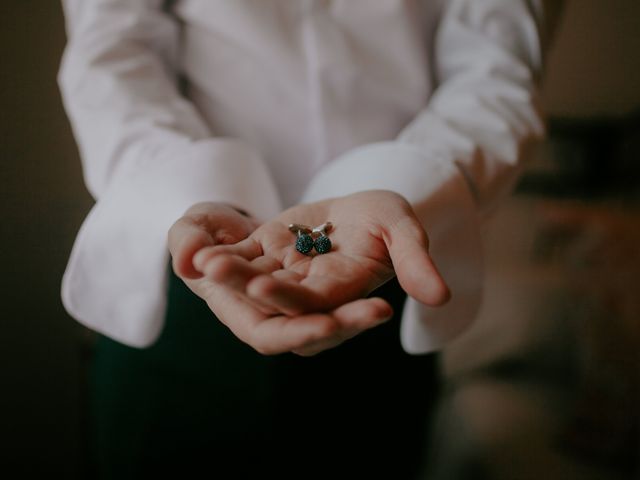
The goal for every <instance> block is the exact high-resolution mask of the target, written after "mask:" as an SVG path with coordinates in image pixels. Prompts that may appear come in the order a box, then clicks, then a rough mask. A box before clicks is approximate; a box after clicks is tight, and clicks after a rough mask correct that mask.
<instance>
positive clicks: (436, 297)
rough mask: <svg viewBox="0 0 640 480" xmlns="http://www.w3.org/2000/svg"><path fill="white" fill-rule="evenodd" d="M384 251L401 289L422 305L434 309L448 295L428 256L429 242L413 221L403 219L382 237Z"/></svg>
mask: <svg viewBox="0 0 640 480" xmlns="http://www.w3.org/2000/svg"><path fill="white" fill-rule="evenodd" d="M385 243H386V245H387V250H388V251H389V255H390V256H391V261H392V263H393V268H394V270H395V272H396V275H397V277H398V281H399V282H400V286H401V287H402V289H403V290H404V291H405V292H407V294H408V295H410V296H411V297H413V298H415V299H416V300H418V301H419V302H421V303H424V304H425V305H429V306H432V307H437V306H440V305H443V304H444V303H446V302H447V301H448V300H449V298H450V296H451V294H450V292H449V288H448V287H447V284H446V283H445V281H444V279H443V278H442V276H441V275H440V272H438V269H437V268H436V266H435V264H434V263H433V260H432V259H431V256H430V255H429V240H428V238H427V234H426V233H425V231H424V229H423V228H422V226H421V225H420V223H419V222H418V220H417V219H415V218H411V217H405V218H404V219H402V220H401V221H399V222H397V223H396V224H394V226H393V227H392V228H390V229H389V230H388V231H387V235H386V236H385Z"/></svg>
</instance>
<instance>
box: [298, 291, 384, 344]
mask: <svg viewBox="0 0 640 480" xmlns="http://www.w3.org/2000/svg"><path fill="white" fill-rule="evenodd" d="M331 316H332V317H333V318H334V319H335V320H336V322H338V325H339V326H340V328H339V329H338V330H336V333H335V334H334V335H333V336H332V337H329V338H325V339H321V340H319V341H317V342H314V343H311V344H308V345H306V346H303V347H302V348H298V349H296V350H294V352H293V353H296V354H298V355H301V356H305V357H306V356H312V355H316V354H318V353H320V352H322V351H324V350H328V349H331V348H335V347H337V346H338V345H340V344H341V343H343V342H345V341H346V340H348V339H350V338H353V337H354V336H356V335H358V334H359V333H361V332H363V331H365V330H368V329H370V328H374V327H376V326H378V325H380V324H381V323H384V322H386V321H388V320H389V319H390V318H391V317H392V316H393V309H392V308H391V305H389V303H388V302H387V301H386V300H384V299H382V298H366V299H360V300H356V301H354V302H350V303H347V304H345V305H342V306H340V307H339V308H337V309H336V310H334V311H333V312H332V313H331Z"/></svg>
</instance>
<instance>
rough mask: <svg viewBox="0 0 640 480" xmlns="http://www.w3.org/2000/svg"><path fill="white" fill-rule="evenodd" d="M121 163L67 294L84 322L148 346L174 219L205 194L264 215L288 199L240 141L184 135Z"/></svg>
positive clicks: (82, 241) (80, 247)
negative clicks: (191, 138) (178, 140)
mask: <svg viewBox="0 0 640 480" xmlns="http://www.w3.org/2000/svg"><path fill="white" fill-rule="evenodd" d="M119 165H120V166H119V168H118V169H117V170H116V171H115V172H114V174H113V177H112V179H111V181H110V183H109V186H108V187H107V189H106V190H105V191H104V193H103V194H102V195H101V197H100V198H99V200H98V202H97V203H96V204H95V205H94V207H93V209H92V210H91V212H90V213H89V215H88V216H87V218H86V219H85V221H84V223H83V224H82V227H81V228H80V231H79V233H78V236H77V237H76V241H75V243H74V246H73V249H72V252H71V256H70V259H69V262H68V264H67V268H66V271H65V274H64V276H63V279H62V301H63V304H64V306H65V308H66V309H67V311H68V312H69V314H70V315H71V316H72V317H74V318H75V319H76V320H78V321H79V322H80V323H82V324H84V325H86V326H88V327H89V328H91V329H93V330H96V331H98V332H100V333H102V334H104V335H107V336H109V337H111V338H113V339H115V340H117V341H120V342H122V343H124V344H127V345H130V346H135V347H144V346H148V345H150V344H152V343H153V342H154V341H155V339H156V338H157V337H158V336H159V334H160V332H161V330H162V327H163V324H164V313H165V308H166V286H167V280H168V276H167V273H168V272H167V263H168V260H169V252H168V249H167V233H168V230H169V228H170V227H171V225H172V224H173V223H174V222H175V221H176V220H177V219H178V218H179V217H181V216H182V215H183V214H184V212H185V211H186V210H187V209H188V208H189V207H190V206H191V205H193V204H194V203H197V202H202V201H219V202H225V203H229V204H232V205H234V206H235V207H237V208H240V209H242V210H245V211H247V212H249V213H250V214H251V215H252V216H254V217H256V218H258V219H267V218H270V217H272V216H274V215H276V214H277V213H278V212H280V210H281V204H280V199H279V197H278V194H277V190H276V187H275V184H274V182H273V181H272V179H271V177H270V174H269V172H268V169H267V167H266V165H265V163H264V161H263V160H262V158H261V157H260V155H259V154H258V153H257V152H256V151H254V150H253V149H252V148H251V147H249V146H247V145H245V144H243V143H240V142H237V141H235V140H227V139H210V140H203V141H197V142H191V141H185V142H184V143H182V142H181V143H180V144H177V145H172V146H171V147H169V148H166V149H164V150H163V151H162V152H161V153H158V152H155V153H154V154H153V155H150V154H149V153H148V152H145V151H144V149H143V148H131V149H130V150H129V151H128V152H127V154H126V155H125V156H124V157H123V158H122V159H121V162H120V164H119Z"/></svg>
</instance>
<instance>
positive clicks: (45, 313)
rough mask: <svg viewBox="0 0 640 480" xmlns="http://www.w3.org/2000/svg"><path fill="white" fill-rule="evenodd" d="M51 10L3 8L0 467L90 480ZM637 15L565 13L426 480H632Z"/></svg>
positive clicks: (639, 297) (56, 24)
mask: <svg viewBox="0 0 640 480" xmlns="http://www.w3.org/2000/svg"><path fill="white" fill-rule="evenodd" d="M64 43H65V35H64V24H63V18H62V13H61V8H60V5H59V2H57V1H53V0H40V1H26V0H3V1H2V2H1V3H0V51H1V52H2V55H1V56H0V58H2V67H1V72H2V74H1V76H0V211H1V215H2V217H1V218H2V221H1V222H0V241H1V242H2V243H1V246H2V250H1V251H2V254H3V257H4V258H3V261H2V265H3V269H2V276H1V277H0V282H1V283H0V292H2V314H1V320H0V325H1V326H2V329H1V333H0V339H1V341H2V343H1V345H2V347H1V348H0V352H1V353H0V355H1V358H0V361H1V363H0V365H1V368H0V435H1V436H2V437H1V440H2V449H1V450H0V452H1V453H0V468H1V469H2V473H0V475H2V476H3V477H5V475H4V472H15V473H11V475H8V476H6V477H5V478H31V477H34V476H40V475H44V474H46V475H48V476H50V477H53V478H65V479H76V478H86V477H87V474H88V472H90V471H91V465H90V464H89V463H90V462H89V456H88V451H87V442H86V438H87V436H88V434H87V431H86V424H87V422H86V415H87V409H86V391H85V389H86V369H87V365H88V360H89V359H90V356H91V351H92V349H91V346H92V334H91V333H90V332H88V331H87V330H86V329H84V328H83V327H81V326H80V325H79V324H77V323H76V322H75V321H73V320H72V319H71V318H70V317H68V316H67V314H66V313H65V312H64V310H63V308H62V306H61V303H60V300H59V285H60V279H61V276H62V273H63V271H64V267H65V264H66V260H67V257H68V254H69V252H70V249H71V245H72V242H73V239H74V236H75V234H76V232H77V230H78V228H79V226H80V224H81V222H82V220H83V218H84V216H85V215H86V213H87V212H88V210H89V209H90V207H91V205H92V203H93V202H92V199H91V197H90V196H89V194H88V193H87V191H86V190H85V188H84V186H83V181H82V174H81V171H80V161H79V158H78V153H77V150H76V147H75V143H74V140H73V138H72V135H71V131H70V128H69V125H68V122H67V120H66V117H65V114H64V112H63V110H62V106H61V103H60V97H59V92H58V87H57V84H56V73H57V69H58V64H59V61H60V55H61V53H62V50H63V47H64ZM638 52H640V2H638V0H608V1H606V2H605V1H603V0H569V1H568V2H567V8H566V9H565V12H564V15H563V17H562V19H561V22H560V24H559V28H558V34H557V37H556V41H555V44H554V46H553V48H552V50H551V52H550V55H549V59H548V71H547V74H546V76H545V81H544V88H543V93H544V95H543V103H544V108H545V110H546V112H547V113H548V118H549V136H548V139H547V140H546V141H545V142H544V143H543V144H541V145H540V146H539V147H538V148H536V150H535V151H533V152H532V153H531V155H530V158H529V160H528V163H527V168H526V169H525V172H524V174H523V176H522V178H521V181H520V183H519V185H518V187H517V189H516V191H515V193H514V195H513V196H512V197H511V198H510V199H509V201H507V202H505V203H504V204H503V205H502V206H501V208H500V209H499V210H498V211H497V212H496V214H495V215H494V216H493V217H492V218H491V219H490V220H489V221H488V223H487V226H486V232H485V237H486V247H487V266H488V278H487V289H486V294H485V302H484V307H483V311H482V314H481V315H480V318H479V319H478V320H477V322H476V323H475V324H474V326H473V327H472V328H471V329H470V330H469V331H467V332H466V333H465V334H464V335H463V336H462V337H461V338H459V339H458V340H456V341H455V342H454V343H453V344H451V345H450V346H448V347H447V349H446V350H445V351H444V353H443V355H442V362H441V371H442V375H443V379H444V389H443V392H442V395H441V399H440V406H439V408H438V410H437V412H436V418H435V425H434V428H433V429H432V431H431V442H430V444H431V447H430V448H429V450H428V452H425V470H424V478H429V479H447V480H455V479H469V478H473V479H529V478H531V479H540V478H547V479H553V480H555V479H569V480H571V479H638V478H640V466H639V462H640V441H639V437H640V394H639V388H640V287H638V283H639V282H638V281H637V279H636V278H637V277H636V275H637V274H638V273H640V182H639V180H640V54H639V53H638Z"/></svg>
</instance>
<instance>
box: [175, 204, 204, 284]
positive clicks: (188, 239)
mask: <svg viewBox="0 0 640 480" xmlns="http://www.w3.org/2000/svg"><path fill="white" fill-rule="evenodd" d="M213 244H214V240H213V237H212V236H211V235H210V234H209V233H208V232H207V231H205V230H203V229H202V228H200V227H199V226H198V225H196V224H194V223H193V221H191V219H189V218H188V217H182V218H180V219H179V220H177V221H176V222H175V223H174V224H173V225H172V226H171V228H170V229H169V233H168V246H169V251H170V252H171V257H172V265H173V270H174V271H175V272H176V275H178V276H179V277H182V278H188V279H196V278H200V277H202V273H201V272H199V271H198V270H196V268H195V267H194V265H193V261H192V260H193V256H194V254H195V253H196V252H197V251H198V250H201V249H203V248H204V247H208V246H211V245H213Z"/></svg>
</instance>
